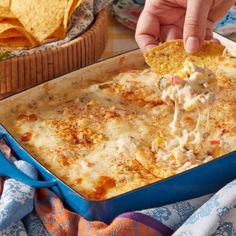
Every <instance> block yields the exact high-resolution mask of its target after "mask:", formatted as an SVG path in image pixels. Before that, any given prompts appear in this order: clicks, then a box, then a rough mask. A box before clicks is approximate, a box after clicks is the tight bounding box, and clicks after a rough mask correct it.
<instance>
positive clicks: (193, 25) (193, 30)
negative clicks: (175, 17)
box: [183, 0, 213, 53]
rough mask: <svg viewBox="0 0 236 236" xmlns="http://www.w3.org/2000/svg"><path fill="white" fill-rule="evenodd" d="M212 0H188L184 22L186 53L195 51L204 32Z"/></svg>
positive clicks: (199, 45)
mask: <svg viewBox="0 0 236 236" xmlns="http://www.w3.org/2000/svg"><path fill="white" fill-rule="evenodd" d="M212 1H213V0H188V1H187V10H186V16H185V22H184V34H183V37H184V45H185V50H186V51H187V52H188V53H194V52H197V51H198V50H199V49H200V48H201V45H202V43H203V40H204V38H205V34H206V24H207V18H208V14H209V11H210V7H211V5H212Z"/></svg>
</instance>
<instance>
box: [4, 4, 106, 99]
mask: <svg viewBox="0 0 236 236" xmlns="http://www.w3.org/2000/svg"><path fill="white" fill-rule="evenodd" d="M84 2H85V0H53V1H48V0H39V1H32V0H21V1H19V0H11V1H10V0H0V94H1V97H4V96H5V95H8V94H9V93H14V92H18V91H20V90H23V89H26V88H29V87H32V86H35V85H37V84H40V83H42V82H45V81H48V80H50V79H53V78H56V77H58V76H61V75H64V74H67V73H69V72H71V71H74V70H76V69H78V68H81V67H84V66H86V65H89V64H92V63H94V62H96V61H97V59H98V58H99V57H100V55H101V54H102V52H103V50H104V48H105V44H106V41H107V11H106V9H103V10H101V11H100V12H99V13H98V14H97V15H96V16H95V17H94V20H93V22H92V24H91V25H90V26H89V27H88V28H86V30H85V31H84V32H83V33H82V34H80V35H78V36H77V37H75V38H73V39H72V40H68V41H66V42H65V43H63V44H62V43H61V44H58V45H57V44H56V42H59V41H62V40H64V39H65V38H66V37H67V33H68V31H69V29H70V27H71V21H70V19H71V17H72V15H73V13H74V12H75V10H76V9H78V8H79V7H83V6H82V5H83V3H84ZM53 42H55V45H56V46H55V47H52V46H51V47H47V45H48V43H53ZM43 46H44V50H33V49H35V48H36V49H37V48H42V47H43ZM30 50H31V51H33V53H27V51H30ZM13 51H14V52H18V51H23V53H21V54H19V55H17V56H10V53H11V52H13Z"/></svg>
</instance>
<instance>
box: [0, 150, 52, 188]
mask: <svg viewBox="0 0 236 236" xmlns="http://www.w3.org/2000/svg"><path fill="white" fill-rule="evenodd" d="M0 163H1V165H0V176H5V177H10V178H13V179H15V180H18V181H20V182H22V183H24V184H27V185H29V186H31V187H35V188H48V187H52V186H54V185H56V181H55V180H52V181H39V180H34V179H32V178H30V177H29V176H28V175H26V174H24V173H23V172H21V171H20V170H19V169H18V168H17V167H16V166H15V165H14V164H13V163H11V162H10V161H9V160H8V159H7V158H6V157H5V156H4V155H3V153H2V152H1V151H0Z"/></svg>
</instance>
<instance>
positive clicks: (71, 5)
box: [63, 0, 83, 30]
mask: <svg viewBox="0 0 236 236" xmlns="http://www.w3.org/2000/svg"><path fill="white" fill-rule="evenodd" d="M82 2H83V0H69V2H68V5H67V8H66V11H65V15H64V21H63V25H64V29H66V30H67V26H68V23H69V20H70V18H71V16H72V15H73V13H74V11H75V9H76V8H78V7H79V6H80V4H81V3H82Z"/></svg>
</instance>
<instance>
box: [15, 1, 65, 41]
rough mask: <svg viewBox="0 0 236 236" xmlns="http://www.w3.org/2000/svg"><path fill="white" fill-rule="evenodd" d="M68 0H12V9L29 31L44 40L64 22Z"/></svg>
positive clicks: (38, 39) (36, 37)
mask: <svg viewBox="0 0 236 236" xmlns="http://www.w3.org/2000/svg"><path fill="white" fill-rule="evenodd" d="M67 6H68V0H53V1H48V0H37V1H32V0H24V4H23V3H22V1H19V0H12V1H11V6H10V9H11V11H12V13H13V14H14V15H15V16H16V17H17V18H18V19H19V20H20V22H21V23H22V24H23V26H24V28H25V29H26V31H27V32H29V33H30V34H31V35H32V36H33V37H34V38H35V39H37V41H39V42H42V41H43V40H44V39H47V38H48V37H49V36H50V35H52V34H53V33H54V32H55V31H56V30H57V29H58V28H59V27H60V26H61V24H62V22H63V19H64V14H65V11H66V9H67Z"/></svg>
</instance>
